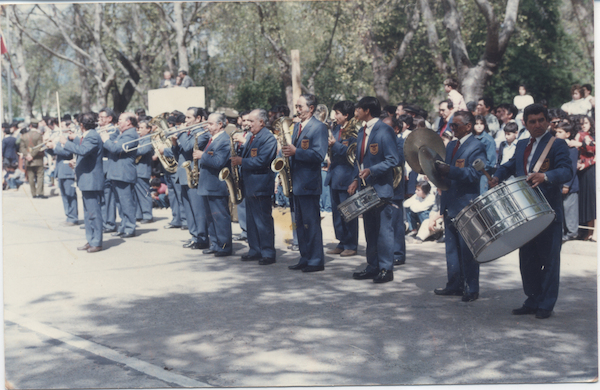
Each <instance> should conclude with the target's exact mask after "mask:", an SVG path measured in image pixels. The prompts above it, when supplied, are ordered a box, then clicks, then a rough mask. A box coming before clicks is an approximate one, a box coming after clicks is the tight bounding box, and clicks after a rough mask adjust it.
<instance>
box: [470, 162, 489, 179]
mask: <svg viewBox="0 0 600 390" xmlns="http://www.w3.org/2000/svg"><path fill="white" fill-rule="evenodd" d="M473 168H475V170H477V171H479V172H483V174H484V175H485V177H487V179H488V182H489V181H491V180H492V177H491V176H490V174H489V173H487V171H486V170H485V163H484V162H483V161H482V160H481V159H480V158H478V159H477V160H475V161H474V162H473Z"/></svg>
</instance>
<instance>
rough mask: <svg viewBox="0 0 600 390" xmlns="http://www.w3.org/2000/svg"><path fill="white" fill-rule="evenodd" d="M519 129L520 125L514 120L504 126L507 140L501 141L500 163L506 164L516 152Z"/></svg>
mask: <svg viewBox="0 0 600 390" xmlns="http://www.w3.org/2000/svg"><path fill="white" fill-rule="evenodd" d="M518 131H519V125H517V123H516V122H514V121H513V122H508V123H507V124H506V126H504V135H505V137H506V140H505V141H502V142H501V143H500V148H499V149H498V165H502V164H504V163H505V162H507V161H508V160H510V159H511V157H512V156H513V154H515V150H516V149H517V143H516V139H517V132H518Z"/></svg>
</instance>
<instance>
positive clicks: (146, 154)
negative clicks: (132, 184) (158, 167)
mask: <svg viewBox="0 0 600 390" xmlns="http://www.w3.org/2000/svg"><path fill="white" fill-rule="evenodd" d="M146 142H147V143H145V144H144V146H141V147H140V148H139V149H137V150H136V152H137V153H136V157H135V159H136V160H137V159H138V158H139V157H140V156H142V158H141V159H140V161H139V162H138V163H137V164H136V165H135V171H136V174H137V177H141V178H143V179H149V178H150V176H152V156H154V147H153V146H152V142H150V140H146Z"/></svg>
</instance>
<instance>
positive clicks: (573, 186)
mask: <svg viewBox="0 0 600 390" xmlns="http://www.w3.org/2000/svg"><path fill="white" fill-rule="evenodd" d="M567 146H568V145H567ZM569 157H571V163H572V168H573V178H571V180H569V181H568V182H566V183H565V184H563V185H565V186H568V187H569V194H572V193H575V192H579V177H578V176H577V160H578V159H579V149H577V148H575V147H573V148H569Z"/></svg>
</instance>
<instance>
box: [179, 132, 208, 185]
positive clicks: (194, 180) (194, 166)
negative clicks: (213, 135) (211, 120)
mask: <svg viewBox="0 0 600 390" xmlns="http://www.w3.org/2000/svg"><path fill="white" fill-rule="evenodd" d="M207 131H208V130H204V131H201V132H199V133H198V134H196V135H195V136H194V152H195V151H196V150H198V137H200V136H201V135H202V134H204V133H206V132H207ZM190 165H191V167H190ZM181 168H183V169H185V175H186V177H187V182H188V187H190V188H196V187H198V179H199V177H200V171H199V170H198V159H196V158H193V159H192V161H185V162H184V163H183V164H181Z"/></svg>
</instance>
